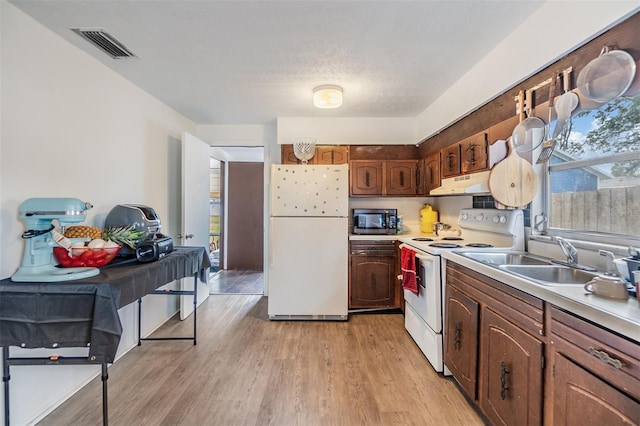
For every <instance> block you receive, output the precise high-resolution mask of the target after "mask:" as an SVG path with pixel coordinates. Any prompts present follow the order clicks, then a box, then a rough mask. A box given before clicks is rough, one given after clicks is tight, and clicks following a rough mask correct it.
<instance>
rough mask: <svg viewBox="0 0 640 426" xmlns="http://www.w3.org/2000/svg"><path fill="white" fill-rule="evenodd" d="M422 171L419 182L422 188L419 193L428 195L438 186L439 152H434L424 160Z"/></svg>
mask: <svg viewBox="0 0 640 426" xmlns="http://www.w3.org/2000/svg"><path fill="white" fill-rule="evenodd" d="M423 170H424V171H423V173H422V174H423V175H424V176H423V178H422V181H421V182H422V184H423V185H424V187H423V188H420V189H419V192H420V193H421V194H429V191H431V190H432V189H434V188H437V187H439V186H440V152H434V153H433V154H431V155H429V156H427V157H426V158H425V159H424V166H423Z"/></svg>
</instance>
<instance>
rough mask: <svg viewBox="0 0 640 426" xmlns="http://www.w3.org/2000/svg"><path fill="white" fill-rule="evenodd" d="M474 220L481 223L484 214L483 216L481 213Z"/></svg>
mask: <svg viewBox="0 0 640 426" xmlns="http://www.w3.org/2000/svg"><path fill="white" fill-rule="evenodd" d="M476 220H477V221H478V222H482V221H483V220H484V214H483V213H480V214H479V215H477V216H476Z"/></svg>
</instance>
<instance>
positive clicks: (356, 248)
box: [349, 240, 396, 256]
mask: <svg viewBox="0 0 640 426" xmlns="http://www.w3.org/2000/svg"><path fill="white" fill-rule="evenodd" d="M349 246H350V250H349V251H350V253H351V254H357V255H363V256H395V255H396V247H395V241H393V240H392V241H364V240H363V241H351V243H350V244H349Z"/></svg>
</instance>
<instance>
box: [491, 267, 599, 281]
mask: <svg viewBox="0 0 640 426" xmlns="http://www.w3.org/2000/svg"><path fill="white" fill-rule="evenodd" d="M499 268H500V269H503V270H505V271H508V272H511V273H513V274H516V275H520V276H523V277H525V278H529V279H532V280H534V281H537V282H539V283H540V284H543V285H566V284H577V285H584V284H586V283H588V282H589V281H591V280H592V279H593V278H594V277H596V276H597V274H593V273H590V272H585V271H582V270H580V269H575V268H568V267H564V266H555V265H500V266H499Z"/></svg>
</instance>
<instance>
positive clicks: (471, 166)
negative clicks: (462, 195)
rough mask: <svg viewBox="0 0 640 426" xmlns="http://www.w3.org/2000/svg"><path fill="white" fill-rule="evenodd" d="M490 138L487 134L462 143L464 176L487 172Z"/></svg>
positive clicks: (475, 136)
mask: <svg viewBox="0 0 640 426" xmlns="http://www.w3.org/2000/svg"><path fill="white" fill-rule="evenodd" d="M488 137H489V135H488V134H487V133H485V132H482V133H478V134H475V135H473V136H471V137H468V138H466V139H464V140H462V141H461V142H460V158H461V160H462V164H461V169H462V174H465V173H472V172H478V171H482V170H486V169H487V167H488V162H487V160H488V157H489V156H488V155H487V149H488Z"/></svg>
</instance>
